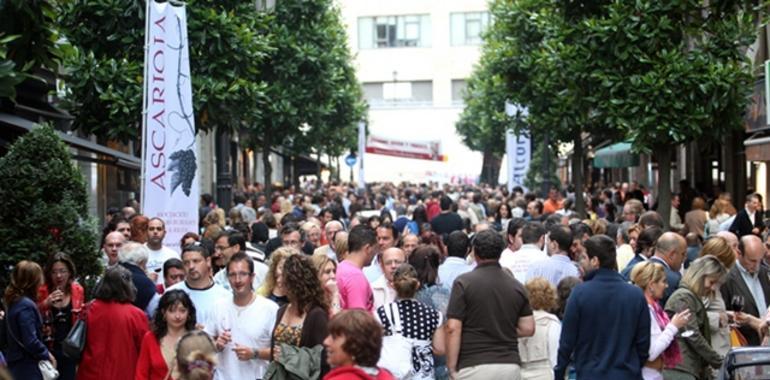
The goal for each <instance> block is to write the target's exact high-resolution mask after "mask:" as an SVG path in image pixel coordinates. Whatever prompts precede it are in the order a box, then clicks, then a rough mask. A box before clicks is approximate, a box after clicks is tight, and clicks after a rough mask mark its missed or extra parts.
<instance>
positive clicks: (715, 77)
mask: <svg viewBox="0 0 770 380" xmlns="http://www.w3.org/2000/svg"><path fill="white" fill-rule="evenodd" d="M490 9H491V12H492V14H493V16H494V19H495V23H494V24H493V27H492V28H491V30H490V32H489V33H488V36H487V37H486V43H487V44H488V45H489V46H488V47H486V48H485V49H486V50H490V51H494V52H495V56H496V59H493V60H491V61H490V62H491V63H492V65H493V66H492V68H491V70H490V71H491V72H492V73H494V75H500V76H501V77H502V78H503V80H504V82H505V84H506V86H507V92H508V94H509V99H510V100H511V101H512V102H515V103H518V104H521V105H524V106H526V107H527V108H528V110H529V116H528V118H527V120H526V124H527V125H528V126H529V128H530V130H531V131H532V133H533V135H535V136H543V135H544V134H545V133H547V134H549V137H550V138H551V139H552V140H555V141H557V142H569V141H571V142H573V143H574V146H575V151H574V154H575V155H574V157H573V159H574V161H575V162H576V163H577V164H576V165H575V167H574V168H573V173H574V175H575V178H573V180H574V182H575V185H576V187H577V188H580V187H581V186H580V181H581V180H582V175H581V174H582V170H581V168H582V163H580V160H582V149H581V148H582V144H581V142H582V139H581V136H582V134H583V133H590V134H591V135H593V136H595V138H596V139H599V140H601V139H613V140H620V139H627V140H629V141H632V142H633V146H634V149H635V150H637V151H652V152H653V153H654V157H655V158H656V159H657V160H658V162H659V167H660V176H659V177H660V178H661V179H662V180H661V181H660V183H659V196H660V203H661V205H662V206H661V207H660V208H659V210H660V211H661V213H662V214H663V216H664V218H663V219H664V220H666V221H667V220H668V213H669V210H670V207H668V205H669V203H670V191H671V184H670V183H669V180H668V179H669V173H670V155H671V149H672V147H673V146H674V145H675V144H678V143H685V142H689V141H692V140H694V139H698V138H703V137H707V138H711V139H720V138H721V137H722V136H724V134H725V133H727V132H728V131H730V130H732V129H734V128H739V126H740V124H741V115H742V113H743V111H744V109H745V107H746V105H747V101H748V94H749V92H750V90H751V81H752V76H751V67H750V65H749V63H748V61H747V59H746V57H745V55H744V51H745V47H746V46H748V45H749V44H750V43H752V42H753V40H754V39H755V37H756V33H757V27H756V25H757V23H756V20H757V17H761V11H760V10H758V9H754V8H753V7H752V5H751V4H750V3H741V2H738V3H736V2H728V3H725V2H703V1H698V0H686V1H663V2H660V1H654V0H640V1H614V2H611V1H574V0H560V1H557V2H551V1H547V0H520V1H506V0H496V1H493V2H492V3H491V8H490ZM501 138H502V136H501ZM580 200H582V198H580V197H579V198H578V199H577V201H578V203H577V204H576V206H577V207H578V210H580V206H581V205H580V202H579V201H580Z"/></svg>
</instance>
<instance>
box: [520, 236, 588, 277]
mask: <svg viewBox="0 0 770 380" xmlns="http://www.w3.org/2000/svg"><path fill="white" fill-rule="evenodd" d="M572 236H573V235H572V230H571V229H570V228H569V227H567V226H563V225H556V226H553V227H551V232H550V233H549V235H548V237H549V241H548V252H552V255H551V257H549V258H547V259H544V260H540V261H536V262H534V263H532V265H530V267H529V270H527V280H526V281H529V280H531V279H533V278H535V277H543V278H545V279H546V280H548V282H550V283H551V284H553V286H559V281H561V280H562V279H563V278H565V277H570V276H573V277H580V272H579V271H578V268H577V266H575V264H574V263H573V262H572V260H570V258H569V256H567V252H568V251H569V248H570V246H571V245H572V241H573V239H572Z"/></svg>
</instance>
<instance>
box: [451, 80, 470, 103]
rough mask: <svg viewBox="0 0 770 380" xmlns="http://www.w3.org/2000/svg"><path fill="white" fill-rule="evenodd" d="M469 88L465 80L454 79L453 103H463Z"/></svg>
mask: <svg viewBox="0 0 770 380" xmlns="http://www.w3.org/2000/svg"><path fill="white" fill-rule="evenodd" d="M467 88H468V82H466V81H465V79H452V103H462V102H463V101H464V99H463V97H464V96H465V90H466V89H467Z"/></svg>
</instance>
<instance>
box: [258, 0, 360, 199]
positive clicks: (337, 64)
mask: <svg viewBox="0 0 770 380" xmlns="http://www.w3.org/2000/svg"><path fill="white" fill-rule="evenodd" d="M271 21H272V22H271V23H270V32H269V34H270V36H271V37H272V46H273V47H274V49H273V50H271V52H270V54H269V57H268V58H267V59H266V60H265V61H264V63H263V64H262V65H261V67H260V69H259V71H260V77H261V78H262V80H263V81H264V82H265V85H266V90H265V91H266V99H267V101H266V102H265V103H264V104H262V105H261V112H262V118H261V122H259V123H255V124H253V125H250V126H248V129H247V130H248V132H249V134H250V135H251V136H252V137H253V138H252V140H255V141H259V142H260V143H261V147H260V148H261V149H260V150H261V151H262V153H263V154H262V161H263V164H264V167H265V183H266V184H269V183H270V178H271V176H272V166H271V164H270V161H269V160H268V156H269V148H270V147H274V146H283V147H284V148H285V149H286V151H287V152H292V153H298V152H301V153H307V152H309V151H310V148H311V147H314V148H316V149H320V150H321V151H325V152H326V153H330V154H336V153H341V152H343V151H344V150H345V149H349V148H351V147H352V146H354V144H355V136H356V129H355V126H356V122H357V121H359V120H360V119H361V118H362V116H363V114H364V111H365V106H364V103H363V102H362V101H361V89H360V87H359V84H358V83H357V81H356V79H355V74H354V70H353V68H352V64H351V57H350V52H349V50H348V47H347V37H346V34H345V29H344V27H343V26H342V23H341V20H340V14H339V10H338V9H336V8H335V7H334V6H333V3H332V1H331V0H282V1H278V2H276V8H275V10H274V12H273V19H272V20H271ZM304 124H307V125H309V126H310V129H308V130H306V131H303V129H302V128H301V126H302V125H304Z"/></svg>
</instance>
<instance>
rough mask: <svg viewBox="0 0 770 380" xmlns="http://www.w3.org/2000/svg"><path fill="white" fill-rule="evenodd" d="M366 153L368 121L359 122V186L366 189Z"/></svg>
mask: <svg viewBox="0 0 770 380" xmlns="http://www.w3.org/2000/svg"><path fill="white" fill-rule="evenodd" d="M365 155H366V123H364V122H363V121H360V122H358V188H359V189H362V190H363V189H366V179H365V177H364V156H365Z"/></svg>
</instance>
